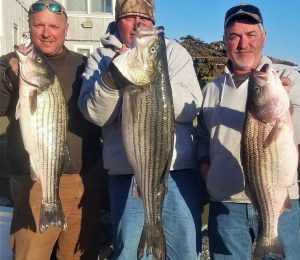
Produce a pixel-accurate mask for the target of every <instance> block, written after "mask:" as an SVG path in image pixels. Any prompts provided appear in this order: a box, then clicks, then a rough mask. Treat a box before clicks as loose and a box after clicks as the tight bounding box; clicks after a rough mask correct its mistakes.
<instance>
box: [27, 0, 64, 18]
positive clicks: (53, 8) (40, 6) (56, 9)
mask: <svg viewBox="0 0 300 260" xmlns="http://www.w3.org/2000/svg"><path fill="white" fill-rule="evenodd" d="M46 7H47V8H48V10H49V11H50V12H52V13H54V14H64V15H65V17H66V18H68V17H67V14H66V10H65V8H63V7H62V6H61V5H59V4H57V3H43V2H37V3H34V4H32V5H31V6H30V9H29V12H31V13H38V12H41V11H43V10H45V8H46Z"/></svg>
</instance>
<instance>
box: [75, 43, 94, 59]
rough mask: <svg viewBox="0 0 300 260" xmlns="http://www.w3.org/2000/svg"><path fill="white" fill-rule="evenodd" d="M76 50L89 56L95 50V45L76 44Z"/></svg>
mask: <svg viewBox="0 0 300 260" xmlns="http://www.w3.org/2000/svg"><path fill="white" fill-rule="evenodd" d="M74 50H75V52H78V53H80V54H82V55H84V56H86V57H89V56H90V55H91V53H92V51H93V46H88V45H75V46H74Z"/></svg>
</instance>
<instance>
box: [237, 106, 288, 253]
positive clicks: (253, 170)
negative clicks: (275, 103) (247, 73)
mask: <svg viewBox="0 0 300 260" xmlns="http://www.w3.org/2000/svg"><path fill="white" fill-rule="evenodd" d="M287 116H289V115H287ZM284 120H285V119H284ZM272 127H274V123H272V124H270V123H268V124H265V123H262V122H259V121H257V120H256V119H254V118H253V116H252V115H251V113H250V112H247V117H246V121H245V127H244V131H243V135H242V156H243V158H242V161H243V168H244V173H245V181H246V191H247V192H248V195H249V197H250V199H251V201H252V202H253V203H254V205H255V207H256V209H257V210H258V212H259V215H260V217H261V230H260V234H259V238H258V243H263V244H267V245H268V244H269V245H271V244H272V242H273V241H274V239H275V238H276V239H277V237H278V219H279V216H280V210H281V209H282V206H283V204H284V201H285V199H286V198H287V196H288V192H287V184H286V183H287V181H286V180H285V179H286V178H287V176H288V175H289V172H287V171H288V170H287V169H288V167H287V163H288V162H289V158H288V154H289V150H291V149H292V147H293V145H294V139H293V135H291V132H290V129H289V127H284V128H282V131H281V133H280V134H279V136H277V138H275V139H274V140H273V141H272V142H271V143H270V144H269V145H268V146H267V147H264V143H265V140H266V138H267V136H268V135H269V134H270V132H271V130H272ZM275 251H276V250H275ZM258 254H260V252H259V253H258ZM277 254H278V255H280V254H282V252H281V251H280V250H278V251H277ZM259 256H261V255H259Z"/></svg>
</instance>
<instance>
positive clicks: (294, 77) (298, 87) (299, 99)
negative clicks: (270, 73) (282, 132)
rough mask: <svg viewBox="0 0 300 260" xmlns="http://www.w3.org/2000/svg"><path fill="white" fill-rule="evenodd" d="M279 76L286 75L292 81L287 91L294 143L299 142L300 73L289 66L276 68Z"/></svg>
mask: <svg viewBox="0 0 300 260" xmlns="http://www.w3.org/2000/svg"><path fill="white" fill-rule="evenodd" d="M277 73H278V74H279V76H280V77H288V78H289V79H290V80H291V81H292V83H291V88H290V91H289V97H290V100H291V103H292V105H293V114H292V120H293V126H294V133H295V138H296V143H297V144H300V73H299V72H298V71H297V70H295V69H291V68H285V69H282V70H278V71H277Z"/></svg>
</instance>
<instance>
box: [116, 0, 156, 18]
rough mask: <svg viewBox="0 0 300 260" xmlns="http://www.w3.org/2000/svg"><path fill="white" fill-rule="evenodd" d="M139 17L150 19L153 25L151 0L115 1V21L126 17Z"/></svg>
mask: <svg viewBox="0 0 300 260" xmlns="http://www.w3.org/2000/svg"><path fill="white" fill-rule="evenodd" d="M135 15H137V16H140V17H145V18H148V19H150V20H151V21H152V22H153V23H154V4H153V1H152V0H117V1H116V8H115V19H116V21H118V20H119V19H121V18H123V17H127V16H135Z"/></svg>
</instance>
